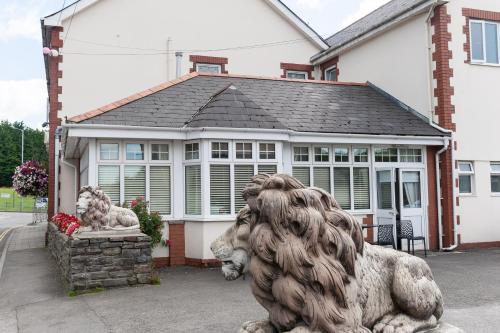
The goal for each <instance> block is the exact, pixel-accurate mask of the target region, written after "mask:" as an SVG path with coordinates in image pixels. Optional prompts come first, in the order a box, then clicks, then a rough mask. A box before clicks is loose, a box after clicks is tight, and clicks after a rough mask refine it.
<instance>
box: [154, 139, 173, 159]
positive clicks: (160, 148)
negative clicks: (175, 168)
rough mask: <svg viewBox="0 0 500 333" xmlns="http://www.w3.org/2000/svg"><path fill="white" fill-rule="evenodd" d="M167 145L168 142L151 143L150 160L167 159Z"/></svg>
mask: <svg viewBox="0 0 500 333" xmlns="http://www.w3.org/2000/svg"><path fill="white" fill-rule="evenodd" d="M168 159H169V146H168V144H158V143H153V144H152V145H151V160H152V161H168Z"/></svg>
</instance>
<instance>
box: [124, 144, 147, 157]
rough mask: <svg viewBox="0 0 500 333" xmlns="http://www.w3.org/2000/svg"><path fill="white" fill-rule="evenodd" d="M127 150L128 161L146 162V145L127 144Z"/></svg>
mask: <svg viewBox="0 0 500 333" xmlns="http://www.w3.org/2000/svg"><path fill="white" fill-rule="evenodd" d="M125 149H126V156H127V157H126V158H127V160H128V161H142V160H144V145H143V144H142V143H127V144H126V148H125Z"/></svg>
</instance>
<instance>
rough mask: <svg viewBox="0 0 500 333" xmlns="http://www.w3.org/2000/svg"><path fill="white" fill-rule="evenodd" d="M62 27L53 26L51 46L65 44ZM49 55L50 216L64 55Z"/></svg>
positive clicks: (57, 46)
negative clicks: (60, 67)
mask: <svg viewBox="0 0 500 333" xmlns="http://www.w3.org/2000/svg"><path fill="white" fill-rule="evenodd" d="M62 30H63V29H62V27H53V28H52V30H51V45H49V47H50V48H52V49H56V50H59V48H60V47H62V45H63V41H62V39H61V38H60V36H59V33H60V32H62ZM46 57H48V64H49V66H48V67H49V70H48V72H49V77H48V82H49V83H48V87H47V88H48V93H49V148H48V149H49V194H48V195H49V197H48V199H49V202H48V207H47V208H48V211H47V214H48V216H49V218H50V217H51V216H52V215H54V213H55V212H54V208H55V205H54V194H55V188H56V187H55V186H59V184H57V185H56V184H55V176H56V174H55V163H56V161H55V139H54V136H55V132H56V129H57V127H58V126H59V125H60V124H61V120H60V119H59V117H58V112H59V110H61V107H62V105H61V103H59V94H60V93H61V92H62V87H60V86H59V79H60V78H62V72H61V71H60V70H59V64H60V63H61V62H62V60H63V57H62V56H59V57H49V56H46Z"/></svg>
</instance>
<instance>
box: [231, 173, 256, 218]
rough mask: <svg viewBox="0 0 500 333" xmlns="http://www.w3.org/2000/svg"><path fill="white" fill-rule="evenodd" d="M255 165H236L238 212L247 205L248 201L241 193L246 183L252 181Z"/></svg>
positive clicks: (235, 198)
mask: <svg viewBox="0 0 500 333" xmlns="http://www.w3.org/2000/svg"><path fill="white" fill-rule="evenodd" d="M253 168H254V167H253V165H235V166H234V212H235V213H238V212H239V211H240V209H242V208H243V207H245V205H246V202H245V200H244V199H243V196H242V195H241V191H243V188H245V185H246V184H247V183H248V182H250V180H251V178H252V176H253V175H254V172H253Z"/></svg>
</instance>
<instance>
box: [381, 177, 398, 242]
mask: <svg viewBox="0 0 500 333" xmlns="http://www.w3.org/2000/svg"><path fill="white" fill-rule="evenodd" d="M376 173H377V224H379V225H380V224H392V225H393V226H394V229H393V230H394V232H395V230H396V227H395V225H396V215H397V211H396V202H395V201H396V200H395V196H394V169H377V170H376ZM394 239H396V238H394Z"/></svg>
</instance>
